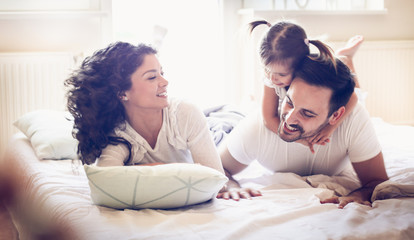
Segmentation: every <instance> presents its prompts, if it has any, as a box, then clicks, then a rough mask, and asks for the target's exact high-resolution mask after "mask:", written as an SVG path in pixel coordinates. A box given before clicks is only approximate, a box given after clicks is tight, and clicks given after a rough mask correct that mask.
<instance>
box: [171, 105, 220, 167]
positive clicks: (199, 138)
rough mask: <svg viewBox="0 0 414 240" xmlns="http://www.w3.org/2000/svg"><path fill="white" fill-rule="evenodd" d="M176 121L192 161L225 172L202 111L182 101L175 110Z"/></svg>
mask: <svg viewBox="0 0 414 240" xmlns="http://www.w3.org/2000/svg"><path fill="white" fill-rule="evenodd" d="M177 123H178V127H179V131H180V134H181V135H182V137H183V138H184V139H185V141H186V142H187V146H188V150H189V151H190V153H191V156H192V158H193V161H194V163H199V164H201V165H203V166H207V167H211V168H213V169H216V170H217V171H220V172H221V173H223V174H225V173H224V169H223V165H222V164H221V160H220V156H219V153H218V151H217V148H216V145H215V144H214V141H213V137H212V136H211V134H210V131H209V129H208V124H207V119H206V117H205V116H204V114H203V112H202V111H201V110H200V109H199V108H198V107H196V106H195V105H193V104H190V103H185V102H182V103H180V109H179V111H177Z"/></svg>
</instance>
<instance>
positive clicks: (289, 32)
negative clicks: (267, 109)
mask: <svg viewBox="0 0 414 240" xmlns="http://www.w3.org/2000/svg"><path fill="white" fill-rule="evenodd" d="M262 24H266V25H267V26H269V27H270V28H269V30H268V32H267V33H266V35H265V36H264V37H263V39H262V42H261V45H260V58H261V60H262V63H263V64H264V65H265V66H267V65H268V64H270V63H274V62H282V63H283V62H286V61H288V60H292V67H293V68H294V69H296V68H297V67H298V65H299V64H300V62H301V61H302V59H303V58H305V57H306V56H308V55H309V54H310V49H309V44H313V45H314V46H315V47H316V48H317V49H318V51H319V55H321V57H322V58H324V59H326V58H329V59H331V60H332V62H335V60H334V56H333V54H332V50H331V48H330V47H329V46H328V45H326V44H324V43H323V42H321V41H319V40H309V39H308V37H307V36H306V32H305V30H304V29H303V28H302V27H301V26H299V25H297V24H294V23H291V22H287V21H280V22H278V23H276V24H274V25H272V24H270V23H269V22H267V21H265V20H260V21H254V22H251V23H250V24H249V28H250V33H252V32H253V30H254V29H255V28H256V27H257V26H259V25H262Z"/></svg>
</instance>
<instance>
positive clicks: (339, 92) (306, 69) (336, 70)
mask: <svg viewBox="0 0 414 240" xmlns="http://www.w3.org/2000/svg"><path fill="white" fill-rule="evenodd" d="M295 78H301V79H303V81H305V82H306V83H308V84H310V85H313V86H320V87H326V88H329V89H331V90H332V96H331V99H330V102H329V114H328V116H331V115H332V113H334V112H335V111H337V110H338V109H339V108H340V107H342V106H345V105H346V104H347V103H348V101H349V99H350V98H351V95H352V93H353V92H354V88H355V82H354V77H353V75H352V73H351V71H350V70H349V68H348V67H347V66H346V65H345V64H344V63H342V62H341V61H340V60H339V59H337V58H336V64H334V63H333V62H332V61H331V60H330V59H324V58H320V57H318V56H316V55H313V54H311V55H310V56H308V57H306V58H305V59H304V60H303V61H302V63H301V64H300V66H299V67H298V68H297V69H296V72H295Z"/></svg>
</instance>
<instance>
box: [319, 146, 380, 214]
mask: <svg viewBox="0 0 414 240" xmlns="http://www.w3.org/2000/svg"><path fill="white" fill-rule="evenodd" d="M352 165H353V167H354V169H355V172H356V173H357V175H358V178H359V180H360V182H361V186H362V187H360V188H358V189H356V190H354V191H352V192H351V193H350V194H348V196H345V197H333V198H330V199H326V200H325V201H322V202H321V203H339V208H344V207H345V206H346V205H347V204H348V203H350V202H357V203H360V204H365V205H369V206H371V196H372V193H373V192H374V189H375V187H376V186H377V185H378V184H380V183H382V182H384V181H386V180H388V175H387V172H386V171H385V165H384V158H383V155H382V152H380V153H379V154H378V155H377V156H375V157H373V158H371V159H369V160H366V161H363V162H357V163H352Z"/></svg>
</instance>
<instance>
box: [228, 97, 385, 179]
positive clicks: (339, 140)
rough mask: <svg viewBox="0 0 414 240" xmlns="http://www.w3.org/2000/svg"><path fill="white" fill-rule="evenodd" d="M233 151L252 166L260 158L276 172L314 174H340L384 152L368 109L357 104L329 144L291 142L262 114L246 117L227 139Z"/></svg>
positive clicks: (239, 159)
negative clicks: (265, 121)
mask: <svg viewBox="0 0 414 240" xmlns="http://www.w3.org/2000/svg"><path fill="white" fill-rule="evenodd" d="M227 147H228V150H229V152H230V154H231V155H232V156H233V157H234V158H235V159H236V160H237V161H239V162H240V163H242V164H245V165H248V164H250V163H251V162H252V161H254V160H257V161H258V162H259V163H260V164H261V165H263V166H264V167H266V168H267V169H269V170H271V171H274V172H293V173H296V174H298V175H301V176H307V175H313V174H325V175H330V176H332V175H336V174H339V173H340V172H341V171H342V170H344V168H345V167H346V166H347V164H349V160H350V161H351V162H362V161H365V160H369V159H371V158H373V157H375V156H376V155H378V153H380V151H381V146H380V144H379V141H378V139H377V137H376V134H375V130H374V127H373V125H372V123H371V120H370V117H369V114H368V112H367V111H366V109H365V108H364V107H362V106H361V105H360V104H357V105H356V106H355V108H354V110H353V111H352V113H350V115H349V116H348V117H347V118H346V119H344V121H343V122H342V123H341V125H340V126H339V127H338V128H337V129H336V130H335V131H334V133H333V134H332V136H331V139H330V142H329V143H328V144H326V145H325V146H322V145H314V149H315V153H314V154H313V153H312V152H311V151H310V150H309V147H307V146H305V145H302V144H300V143H295V142H292V143H288V142H285V141H284V140H282V139H281V138H280V137H279V135H277V134H276V133H274V132H272V131H270V130H269V129H268V128H266V126H265V125H264V124H263V120H262V118H261V114H254V115H251V116H249V117H247V118H246V119H244V120H242V121H241V122H240V123H239V124H238V125H237V126H236V128H235V129H234V130H233V131H232V132H231V133H230V135H229V136H228V139H227Z"/></svg>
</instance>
